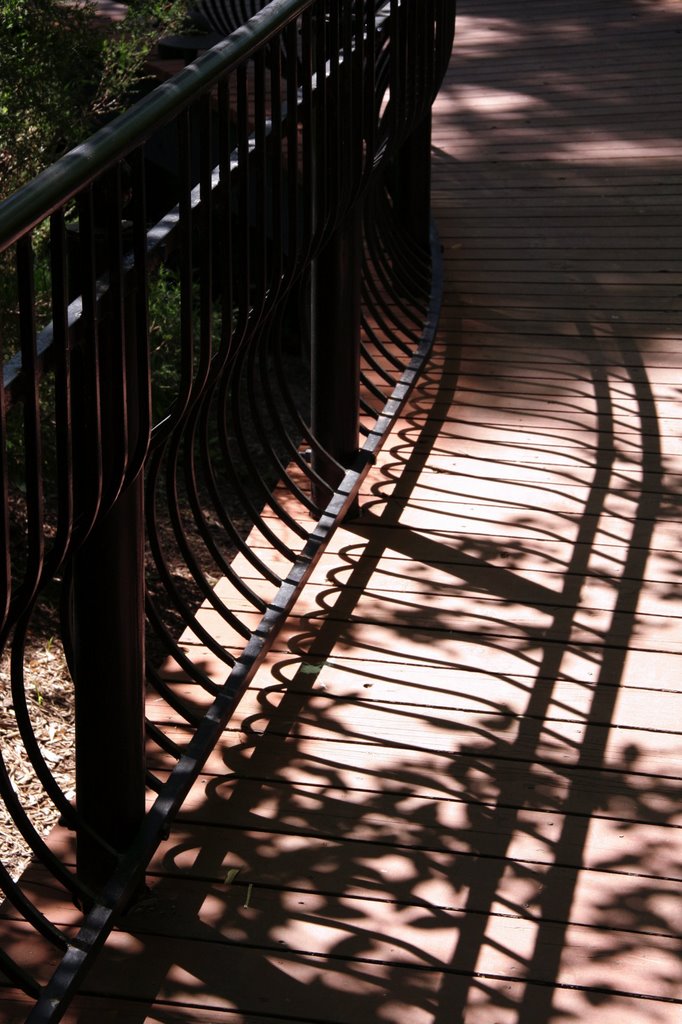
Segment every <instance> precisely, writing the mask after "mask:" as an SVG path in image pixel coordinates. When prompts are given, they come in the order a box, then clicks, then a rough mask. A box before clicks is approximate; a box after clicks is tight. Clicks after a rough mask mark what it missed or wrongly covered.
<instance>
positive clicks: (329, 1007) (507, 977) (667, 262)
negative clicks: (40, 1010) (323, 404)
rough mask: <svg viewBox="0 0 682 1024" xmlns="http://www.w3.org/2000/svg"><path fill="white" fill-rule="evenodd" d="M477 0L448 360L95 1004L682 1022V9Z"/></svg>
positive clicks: (464, 22)
mask: <svg viewBox="0 0 682 1024" xmlns="http://www.w3.org/2000/svg"><path fill="white" fill-rule="evenodd" d="M458 17H459V20H458V33H457V39H456V44H455V56H454V59H453V62H452V65H451V70H450V74H449V77H448V79H447V81H446V84H445V87H444V89H443V91H442V93H441V96H440V97H439V100H438V102H437V104H436V108H435V112H434V114H435V120H434V207H435V212H436V216H437V220H438V223H439V226H440V231H441V234H442V242H443V247H444V253H445V262H446V290H447V304H446V308H445V310H444V314H443V318H442V326H441V331H440V334H439V338H438V342H437V345H436V348H435V350H434V355H433V359H432V361H431V364H430V367H429V371H428V373H427V374H426V375H425V377H424V378H423V380H422V381H421V383H420V386H419V387H418V389H417V391H416V392H415V394H414V397H413V399H412V401H411V403H410V406H409V409H408V411H407V414H406V416H405V418H404V420H403V421H402V422H401V423H400V424H399V426H398V428H397V429H396V431H395V433H394V434H393V436H392V438H391V440H390V442H389V443H388V445H387V447H386V449H385V451H384V453H383V455H382V458H381V464H380V465H379V466H378V467H377V468H376V470H375V471H374V472H373V473H372V475H371V476H370V477H369V478H368V480H367V482H366V487H365V493H364V495H363V498H362V515H361V517H360V519H359V520H357V521H356V522H354V523H352V524H349V525H348V526H347V527H345V528H344V529H341V530H339V531H338V533H337V534H336V535H335V537H334V540H333V542H332V545H331V547H330V549H329V551H328V553H327V554H326V556H325V557H324V559H323V561H322V563H321V564H320V565H319V566H318V569H317V570H316V573H315V576H314V578H313V581H312V583H311V584H310V586H308V588H307V590H306V592H305V593H304V595H303V598H302V600H301V601H300V602H299V604H298V606H297V609H296V614H295V615H294V616H293V617H292V619H291V622H290V626H289V629H288V631H287V633H286V634H285V635H283V636H282V637H281V638H280V640H279V642H278V644H277V647H276V650H275V651H274V652H273V654H272V655H271V657H270V658H269V660H268V663H267V665H266V666H265V668H264V669H263V670H262V671H261V672H260V674H259V676H258V678H257V680H256V683H255V685H254V686H253V687H252V689H251V691H250V692H249V694H248V695H247V697H246V698H245V700H244V702H243V704H242V706H241V708H240V712H239V716H238V718H237V719H235V720H234V721H233V723H232V725H231V727H230V729H229V731H228V732H227V733H226V735H225V738H224V742H223V744H222V745H221V746H220V747H219V748H218V749H217V750H216V751H215V752H214V754H213V756H212V757H211V759H210V761H209V763H208V765H207V769H206V772H205V774H204V775H203V776H202V777H201V778H200V779H199V781H198V782H197V784H196V785H195V787H194V790H193V792H192V794H191V796H190V798H189V800H188V801H187V803H186V805H185V807H184V809H183V812H182V814H181V816H180V819H179V820H178V822H177V825H176V827H175V828H174V830H173V832H172V834H171V836H170V838H169V839H168V841H167V842H166V843H165V844H164V845H163V847H162V848H161V849H160V851H159V853H158V856H157V857H156V859H155V861H154V863H153V865H152V870H151V872H150V877H149V884H150V886H151V887H152V892H151V896H150V898H149V899H148V900H146V901H145V902H144V903H143V904H142V905H141V906H140V907H139V908H138V909H137V910H136V911H135V913H133V914H132V915H130V916H129V919H128V928H129V931H128V932H119V933H117V934H115V935H114V936H113V937H112V939H111V941H110V943H109V944H108V946H107V948H106V949H105V950H104V952H103V954H102V955H101V957H100V959H99V962H98V965H97V967H96V968H95V970H94V972H93V973H92V974H91V975H90V976H89V977H88V978H87V980H86V983H85V990H84V994H83V995H82V996H80V997H79V998H78V999H77V1000H76V1002H75V1003H74V1006H73V1008H72V1009H71V1010H70V1011H69V1013H68V1014H67V1017H66V1018H65V1019H66V1020H67V1021H69V1022H70V1024H75V1022H79V1024H94V1022H97V1024H103V1022H107V1021H113V1020H114V1019H116V1020H117V1021H125V1022H127V1024H142V1022H149V1024H151V1022H154V1024H165V1022H181V1021H186V1022H224V1024H266V1022H267V1024H272V1022H274V1021H289V1022H295V1024H319V1022H324V1024H376V1022H380V1024H572V1022H573V1021H579V1020H580V1021H584V1022H589V1024H673V1022H679V1021H680V1020H681V1019H682V1007H681V1006H680V1002H681V1001H682V991H681V987H680V920H681V919H682V914H681V913H680V909H681V907H680V877H681V874H682V865H681V863H680V862H681V857H680V854H681V852H682V833H681V832H680V818H679V794H680V786H679V780H680V774H681V768H682V741H681V736H680V730H681V726H682V714H681V712H682V696H681V690H682V593H681V591H680V580H681V577H682V560H681V556H680V554H679V552H680V549H682V543H681V542H680V541H681V533H682V528H681V527H680V519H681V514H680V512H681V505H682V402H681V401H680V398H681V393H682V336H681V335H682V301H681V299H680V296H681V295H682V259H681V252H680V247H681V244H682V193H681V189H680V185H681V177H680V171H681V170H682V140H681V137H680V136H681V129H682V102H681V100H682V88H681V86H682V9H680V7H679V5H678V4H677V3H676V2H674V0H655V2H654V0H650V2H649V0H621V2H618V3H616V2H614V0H570V2H569V0H536V2H535V3H533V4H530V3H524V4H520V3H515V2H513V0H486V3H482V2H481V0H478V2H477V0H460V3H459V5H458ZM2 1006H3V1007H4V1009H5V1011H6V1012H5V1014H4V1016H2V1015H1V1014H0V1019H2V1020H4V1021H8V1020H11V1019H19V1017H17V1018H13V1017H12V1016H11V1014H12V1011H13V1008H14V1009H17V1012H18V1011H19V1009H20V1007H17V1005H16V1004H12V1003H11V1001H10V1000H6V1001H5V1002H4V1003H3V1004H2Z"/></svg>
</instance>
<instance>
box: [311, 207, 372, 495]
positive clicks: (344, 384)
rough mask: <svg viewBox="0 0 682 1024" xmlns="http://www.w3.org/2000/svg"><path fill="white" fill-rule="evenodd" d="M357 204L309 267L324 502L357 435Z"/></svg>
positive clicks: (318, 490) (317, 456)
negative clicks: (310, 271) (310, 268)
mask: <svg viewBox="0 0 682 1024" xmlns="http://www.w3.org/2000/svg"><path fill="white" fill-rule="evenodd" d="M362 252H363V242H362V206H361V203H356V205H355V206H354V207H353V208H352V209H351V210H350V212H349V213H348V214H347V215H346V218H345V220H344V221H343V223H342V224H341V225H340V226H339V227H338V228H337V230H336V231H335V233H334V235H333V236H332V238H331V239H330V240H329V242H328V243H327V245H326V246H325V248H324V249H323V250H322V252H321V253H320V255H319V256H318V257H317V259H316V260H315V262H314V263H313V268H312V302H313V310H312V351H311V374H312V396H311V401H312V410H311V412H312V416H311V418H312V428H313V433H314V435H315V437H316V439H317V441H318V442H319V444H320V445H321V447H322V449H323V450H314V451H313V462H312V465H313V469H314V470H315V472H316V473H317V474H318V475H319V476H320V477H321V478H322V479H323V480H324V481H325V484H326V485H327V486H326V487H324V486H321V485H319V484H318V485H316V486H315V487H314V489H313V498H314V500H315V501H316V502H317V503H318V504H319V505H322V506H324V505H326V504H327V502H328V500H329V498H330V497H331V495H332V493H333V491H334V489H335V488H336V487H337V485H338V483H339V481H340V479H341V475H342V474H341V472H340V470H339V464H340V465H341V466H343V467H348V466H350V465H351V464H352V462H353V460H354V458H355V456H356V455H357V451H358V446H359V434H360V324H361V308H360V281H361V272H362Z"/></svg>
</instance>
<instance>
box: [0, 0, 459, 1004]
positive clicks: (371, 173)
mask: <svg viewBox="0 0 682 1024" xmlns="http://www.w3.org/2000/svg"><path fill="white" fill-rule="evenodd" d="M453 31H454V3H453V2H452V0H390V2H386V3H379V4H377V3H376V0H274V2H273V3H270V4H269V5H268V6H267V7H266V8H264V10H262V11H261V12H260V13H258V14H257V15H256V16H255V17H254V18H253V19H252V20H251V21H250V22H248V24H246V25H245V26H243V27H242V28H240V29H238V30H237V31H236V32H235V33H234V34H233V35H231V36H230V37H229V38H227V39H226V40H225V41H224V42H222V43H221V44H220V45H218V46H217V47H215V48H214V49H213V50H211V51H209V52H208V53H207V54H205V55H204V56H203V57H201V58H200V59H199V60H197V61H196V62H195V63H194V64H193V65H190V66H189V67H188V68H186V69H185V70H184V71H183V72H181V73H180V74H179V75H178V76H177V77H176V78H174V79H172V80H171V81H169V82H167V83H166V84H164V85H163V86H161V87H159V88H158V89H156V90H155V91H154V92H152V93H151V94H150V95H148V96H147V97H146V98H145V99H144V100H142V101H141V102H140V103H138V104H137V105H136V106H135V107H133V108H131V110H130V111H128V112H127V113H126V114H124V115H123V116H122V117H120V118H119V119H118V120H117V121H115V122H114V123H112V124H111V125H109V126H107V127H105V128H104V129H102V130H101V131H100V132H98V133H97V134H96V135H94V136H93V137H92V138H91V139H90V140H88V141H87V142H86V143H84V144H83V145H82V146H80V147H78V148H77V149H76V150H74V151H73V152H72V153H70V154H68V155H67V156H66V157H64V158H63V159H62V160H60V161H59V162H58V163H57V164H55V165H54V166H53V167H51V168H49V169H48V170H47V171H46V172H44V173H43V174H42V175H41V176H40V177H38V178H37V179H36V180H35V181H33V182H32V183H30V184H29V185H28V186H27V187H25V188H24V189H22V190H21V191H20V192H18V193H16V194H15V195H14V196H13V197H11V198H10V199H9V200H7V201H6V202H5V203H4V204H2V206H0V256H1V258H2V260H3V261H4V262H3V264H2V271H3V274H4V280H5V281H10V282H14V283H13V284H12V285H11V288H10V299H9V300H8V309H7V311H6V313H7V315H6V316H5V317H4V331H3V335H4V336H3V338H2V339H0V340H2V342H3V345H4V355H3V362H4V387H3V388H0V428H1V430H2V446H1V449H0V476H1V479H2V495H0V530H1V531H2V537H3V542H4V543H3V551H4V555H3V558H2V559H1V560H0V595H1V605H0V643H1V645H2V647H3V648H4V649H5V650H6V652H7V654H6V660H7V676H8V680H9V682H8V687H9V691H8V693H6V694H5V699H6V703H7V705H11V709H12V712H13V715H14V719H15V723H16V728H15V730H14V732H13V737H14V738H13V740H12V744H11V747H8V746H7V745H6V744H5V745H3V750H2V758H1V759H0V795H1V796H2V799H3V801H4V804H5V806H6V808H7V811H8V813H9V815H10V816H11V819H12V821H13V827H15V828H16V829H17V830H18V832H19V833H20V834H21V837H22V838H23V841H24V842H25V843H26V844H27V845H28V847H29V848H30V850H31V851H32V854H33V866H32V868H31V869H30V870H29V871H28V872H26V873H25V874H24V875H23V876H21V877H19V878H17V877H16V872H13V871H12V869H11V865H7V864H5V865H2V866H0V886H1V888H2V890H3V892H4V895H5V903H4V905H3V908H2V918H3V921H4V926H3V927H0V934H2V935H4V936H5V937H6V938H7V940H8V942H7V944H6V948H5V949H4V951H3V952H2V954H1V958H0V969H1V970H2V972H3V974H4V976H5V979H6V984H9V985H10V986H14V987H16V988H18V989H21V990H22V991H23V992H25V993H27V994H28V995H29V996H31V997H33V998H34V999H35V1001H36V1002H35V1008H34V1009H32V1010H31V1011H30V1013H29V1018H28V1019H29V1020H31V1021H38V1020H41V1021H47V1020H56V1019H58V1018H59V1016H60V1015H61V1014H62V1013H63V1010H64V1008H65V1006H66V1004H67V1002H68V1000H69V998H70V997H71V996H72V995H73V993H74V992H75V991H76V990H77V988H78V985H79V984H80V981H81V979H82V976H83V973H84V972H85V971H86V970H87V968H88V966H89V964H90V962H91V960H92V957H93V956H94V955H95V953H96V951H97V949H98V948H99V946H100V945H101V944H102V942H103V941H104V939H105V938H106V935H107V934H108V932H109V930H110V929H111V927H112V926H113V924H114V922H115V920H116V917H117V915H118V914H120V913H121V911H122V909H124V908H125V907H126V906H127V905H129V903H130V901H131V900H132V899H134V896H135V892H136V890H137V889H138V887H139V885H140V881H141V878H142V876H143V873H144V869H145V866H146V864H147V863H148V861H149V859H150V857H151V856H152V854H153V852H154V850H155V848H156V846H157V845H158V843H159V841H160V840H161V838H162V837H163V835H164V832H165V831H166V830H167V828H168V823H169V821H170V819H171V818H172V816H173V814H174V813H175V812H176V811H177V809H178V808H179V806H180V804H181V803H182V800H183V799H184V797H185V795H186V794H187V792H188V790H189V788H190V786H191V784H192V781H193V779H194V778H195V777H196V775H197V773H198V772H199V771H200V769H201V767H202V765H203V763H204V761H205V759H206V758H207V757H208V754H209V753H210V751H211V749H212V747H213V746H214V745H215V743H216V741H217V739H218V737H219V735H220V732H221V730H222V729H223V728H224V726H225V724H226V723H227V721H228V720H229V717H230V715H231V713H232V712H233V710H234V708H235V706H236V704H237V702H238V700H239V699H240V696H241V694H242V693H243V691H244V689H245V687H246V686H247V685H248V682H249V680H250V679H251V677H252V675H253V672H254V671H255V669H256V668H257V666H258V664H259V663H260V661H261V660H262V658H263V656H264V655H265V653H266V652H267V650H268V648H269V646H270V644H271V643H272V641H273V639H274V637H275V635H276V632H277V630H278V628H279V627H280V626H281V624H282V623H283V622H284V621H285V619H286V616H287V614H288V612H289V610H290V608H291V606H292V604H293V601H294V599H295V597H296V595H297V593H298V592H299V591H300V588H301V587H302V585H303V584H304V583H305V581H306V579H307V577H308V575H309V573H310V571H311V570H312V567H313V565H314V563H315V560H316V558H317V556H318V555H319V553H320V552H321V550H322V547H323V545H324V543H325V541H326V539H327V537H328V536H329V534H330V532H331V531H332V530H333V528H334V526H335V525H336V523H337V522H339V521H340V519H341V518H342V517H343V516H344V515H346V514H348V513H349V511H350V510H352V507H353V503H354V502H355V499H356V496H357V492H358V488H359V485H360V482H361V480H362V477H363V476H364V474H365V472H366V471H367V469H368V468H369V466H370V465H371V463H372V461H373V458H374V456H375V454H376V452H377V450H378V448H379V447H380V445H381V443H382V440H383V438H384V437H385V435H386V432H387V430H388V428H389V427H390V424H391V422H392V419H393V418H395V416H396V415H397V414H398V412H399V410H400V408H401V406H402V403H403V402H404V400H405V397H406V395H407V392H408V390H409V387H410V385H411V383H412V381H413V380H414V377H415V375H416V374H417V373H418V371H419V367H420V365H421V362H422V361H423V359H424V358H425V356H426V354H427V351H428V347H429V344H430V340H431V337H432V334H433V328H434V322H435V315H436V312H437V307H438V274H437V268H436V267H435V265H434V255H435V256H437V252H438V248H437V246H435V245H431V246H430V245H429V227H428V190H429V172H428V166H429V149H430V107H431V104H432V102H433V99H434V97H435V95H436V92H437V90H438V88H439V85H440V82H441V80H442V77H443V74H444V72H445V69H446V66H447V62H448V60H449V56H450V50H451V44H452V35H453ZM145 537H146V541H145ZM57 607H58V612H57V611H55V608H57ZM46 608H47V609H48V610H49V609H51V611H50V614H53V615H55V616H57V615H58V636H59V640H58V644H59V645H61V646H62V647H63V651H64V656H65V660H66V663H67V665H68V672H69V678H70V680H72V686H73V703H74V708H75V725H76V738H75V745H74V759H75V777H76V782H75V800H74V794H73V792H72V791H71V788H70V786H69V785H65V784H64V781H63V778H62V776H61V775H60V774H59V772H57V771H55V769H54V766H53V760H54V759H53V758H51V757H50V750H49V740H46V739H45V737H44V736H43V735H42V733H40V731H39V730H37V728H36V724H35V714H34V708H35V701H32V700H31V699H30V698H31V694H30V689H31V686H32V683H31V676H30V666H29V664H28V662H29V661H30V656H29V653H28V652H29V651H30V641H31V635H32V631H33V630H34V628H35V623H36V622H37V621H39V620H40V619H41V617H44V616H45V614H47V613H46ZM145 617H146V623H147V626H146V634H145ZM145 694H147V698H145ZM149 694H152V695H153V696H152V697H151V698H150V697H149ZM145 699H147V706H153V707H155V708H157V713H155V714H154V715H153V716H152V717H151V720H148V721H147V722H146V724H145V719H144V714H145ZM158 709H162V710H158ZM17 758H20V759H21V763H22V765H23V766H24V769H25V771H26V772H27V773H28V774H30V776H31V778H32V779H35V781H36V784H37V785H39V786H40V787H41V788H42V789H43V790H44V792H45V793H46V794H47V795H48V796H49V799H50V801H51V802H52V803H53V805H54V807H55V809H56V811H57V812H58V813H59V815H60V820H61V826H60V829H59V830H57V832H58V838H57V839H56V840H55V838H54V835H53V836H52V837H46V836H45V835H43V834H42V831H41V828H40V825H39V824H38V823H36V821H35V820H34V815H32V811H31V806H30V803H31V802H30V801H28V802H22V800H21V799H20V797H19V796H18V795H17V789H16V785H15V782H14V778H15V772H13V763H14V767H15V766H16V761H17ZM65 836H67V837H68V836H75V847H76V854H75V864H74V856H73V843H72V842H71V841H70V840H69V839H65V838H64V837H65ZM45 879H48V882H49V886H51V887H53V888H54V887H55V886H56V887H57V888H58V889H59V890H61V891H62V892H63V898H64V899H66V900H70V901H72V902H73V903H74V905H75V906H76V907H79V908H81V919H80V925H79V928H77V929H76V930H75V932H74V928H73V926H72V925H71V926H70V927H69V928H68V929H66V928H65V927H64V926H63V924H61V923H60V922H59V921H55V920H53V919H52V917H51V915H50V911H49V904H48V902H46V900H45V899H44V898H43V895H42V893H43V890H42V889H41V880H42V881H44V880H45ZM74 934H75V938H74ZM36 943H38V947H39V948H40V949H44V955H40V956H38V957H36V948H37V947H36ZM27 951H29V953H28V955H27ZM55 960H57V961H58V966H57V968H56V970H54V972H53V973H52V975H51V976H49V975H50V972H49V971H48V970H47V968H46V965H47V964H49V963H50V962H52V963H54V962H55ZM36 962H38V966H37V967H36V966H35V964H36Z"/></svg>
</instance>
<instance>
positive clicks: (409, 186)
mask: <svg viewBox="0 0 682 1024" xmlns="http://www.w3.org/2000/svg"><path fill="white" fill-rule="evenodd" d="M431 121H432V117H431V111H430V110H429V112H428V114H427V115H426V116H425V117H424V118H423V120H422V121H421V122H420V123H419V124H418V125H417V127H416V128H415V129H414V131H413V132H412V134H411V135H410V136H409V138H408V139H407V141H406V142H404V143H403V145H402V147H401V149H400V152H399V153H398V156H397V159H396V162H395V176H394V187H393V202H394V207H395V210H396V213H397V215H398V219H399V221H400V223H401V224H403V226H404V227H405V228H406V229H407V231H408V232H409V234H410V235H411V236H412V238H413V239H414V241H415V242H416V244H417V245H418V246H419V248H420V249H423V250H424V251H425V252H428V251H429V231H430V222H431Z"/></svg>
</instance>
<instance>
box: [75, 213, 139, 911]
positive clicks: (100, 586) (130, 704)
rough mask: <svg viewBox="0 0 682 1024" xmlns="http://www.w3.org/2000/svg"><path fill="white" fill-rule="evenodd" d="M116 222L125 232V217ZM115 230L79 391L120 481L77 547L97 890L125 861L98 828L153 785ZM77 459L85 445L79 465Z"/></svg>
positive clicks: (135, 408)
mask: <svg viewBox="0 0 682 1024" xmlns="http://www.w3.org/2000/svg"><path fill="white" fill-rule="evenodd" d="M112 233H113V234H114V235H117V236H118V226H117V228H116V230H114V231H113V232H112ZM114 241H115V245H114V246H112V248H113V250H114V251H113V255H112V262H111V264H110V266H111V267H112V270H111V272H110V278H111V282H112V292H111V295H112V302H111V308H110V311H109V316H108V317H105V318H104V320H103V321H101V322H100V323H99V324H98V332H97V334H98V336H97V339H96V341H95V342H94V344H95V345H96V346H97V349H98V352H99V376H100V384H99V385H96V387H97V388H98V395H97V396H96V397H92V395H90V394H88V392H87V391H86V390H85V389H83V393H82V395H79V396H78V397H77V399H76V400H77V401H80V402H81V403H82V404H83V409H82V410H81V411H82V412H83V416H82V417H81V418H80V422H81V423H87V422H88V415H87V410H88V409H89V407H90V406H91V405H92V404H93V403H94V404H97V403H99V418H100V421H101V439H100V460H101V467H100V471H101V474H102V492H103V494H104V496H105V500H111V498H112V495H114V494H116V493H117V492H118V489H119V487H122V489H121V491H120V493H118V494H117V496H116V497H115V500H114V501H113V504H112V505H111V508H109V509H108V510H107V511H105V512H104V514H103V515H101V516H100V517H99V518H98V519H97V520H96V522H95V524H94V526H93V528H92V529H91V531H90V533H89V534H88V536H87V539H86V540H85V542H84V543H83V545H82V546H81V547H80V548H79V549H78V550H77V552H76V554H75V556H74V559H73V569H72V593H71V602H72V603H71V613H72V638H73V651H72V658H73V678H74V688H75V718H76V744H75V745H76V806H77V811H78V814H79V817H80V818H81V820H82V821H83V823H84V824H85V825H86V826H87V828H88V829H90V830H92V833H94V835H92V834H89V833H88V832H87V831H84V830H82V831H80V832H79V834H78V837H77V851H76V859H77V868H78V874H79V876H80V878H81V879H82V881H83V882H84V883H85V884H86V885H88V886H89V887H90V888H91V889H93V890H94V891H97V890H98V889H100V888H101V886H102V885H103V884H104V883H105V882H106V881H107V879H108V878H109V876H110V875H111V872H112V869H113V868H114V867H115V860H116V858H115V855H114V854H110V855H107V854H106V851H105V850H103V848H102V845H101V843H99V842H98V841H97V838H96V837H97V836H100V837H101V838H102V839H103V840H104V841H105V842H106V843H107V844H108V845H109V846H110V847H112V848H113V850H114V851H116V852H117V853H118V852H122V851H124V850H125V849H126V848H127V847H128V846H129V844H130V842H131V840H132V838H133V836H134V835H135V833H136V831H137V829H138V827H139V825H140V823H141V821H142V819H143V817H144V813H145V792H146V788H145V782H146V765H145V743H144V692H145V649H144V621H145V618H144V599H145V593H144V580H145V574H144V536H145V533H144V473H143V470H142V469H139V471H137V472H136V475H135V476H134V478H133V479H126V474H128V475H129V474H130V473H131V472H132V473H135V467H136V466H137V467H139V463H140V462H141V453H143V452H144V450H145V447H146V443H147V441H148V436H147V435H148V429H149V424H148V419H147V417H146V415H145V413H144V410H145V409H146V406H147V404H148V388H149V381H148V380H147V379H146V372H145V369H144V368H143V366H142V361H141V360H140V357H139V352H138V345H137V340H138V339H136V328H137V321H138V318H136V315H135V310H136V308H137V307H136V293H135V291H132V290H131V291H128V293H127V294H126V295H124V294H123V286H122V282H121V281H120V269H119V268H120V266H121V260H120V238H118V237H117V238H115V239H114ZM116 249H118V250H119V251H118V252H116ZM143 340H144V339H142V338H140V339H139V341H140V343H142V342H143ZM75 390H76V392H78V390H79V389H78V388H77V387H76V389H75ZM77 421H78V420H77ZM86 434H87V432H86ZM76 443H77V444H79V445H80V447H81V449H82V451H81V454H82V455H83V460H82V462H83V465H85V466H89V465H90V466H91V465H92V453H91V451H90V448H89V445H90V438H89V437H88V436H80V437H76ZM133 460H134V461H133ZM79 461H80V460H79V459H78V452H77V455H76V465H78V464H79ZM131 463H132V465H131ZM86 486H91V481H89V480H87V479H82V480H81V481H80V487H81V489H82V488H84V487H86Z"/></svg>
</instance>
